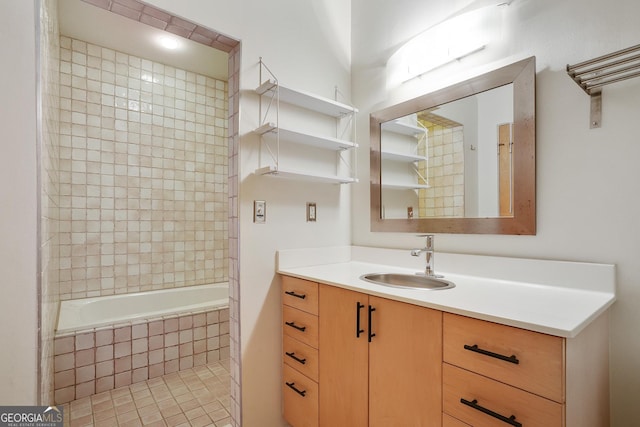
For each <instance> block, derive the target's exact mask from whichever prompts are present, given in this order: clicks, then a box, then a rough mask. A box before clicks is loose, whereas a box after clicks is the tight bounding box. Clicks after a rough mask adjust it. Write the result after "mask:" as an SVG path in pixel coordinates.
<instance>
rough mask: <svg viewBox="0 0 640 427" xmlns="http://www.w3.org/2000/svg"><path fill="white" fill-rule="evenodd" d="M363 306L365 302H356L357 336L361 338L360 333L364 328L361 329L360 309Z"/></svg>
mask: <svg viewBox="0 0 640 427" xmlns="http://www.w3.org/2000/svg"><path fill="white" fill-rule="evenodd" d="M363 308H364V304H360V301H358V302H356V338H360V334H361V333H363V332H364V329H360V310H361V309H363Z"/></svg>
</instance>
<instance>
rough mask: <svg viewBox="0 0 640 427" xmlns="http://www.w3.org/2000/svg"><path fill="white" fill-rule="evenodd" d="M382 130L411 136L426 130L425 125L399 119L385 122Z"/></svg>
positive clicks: (421, 133)
mask: <svg viewBox="0 0 640 427" xmlns="http://www.w3.org/2000/svg"><path fill="white" fill-rule="evenodd" d="M382 130H385V131H389V132H393V133H399V134H402V135H409V136H419V135H423V134H424V133H425V131H426V129H425V128H423V127H420V126H416V125H411V124H408V123H404V122H401V121H400V120H398V119H396V120H391V121H389V122H385V123H383V124H382Z"/></svg>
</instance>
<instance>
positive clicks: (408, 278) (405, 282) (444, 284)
mask: <svg viewBox="0 0 640 427" xmlns="http://www.w3.org/2000/svg"><path fill="white" fill-rule="evenodd" d="M360 278H361V279H362V280H365V281H367V282H371V283H375V284H377V285H384V286H393V287H397V288H411V289H427V290H434V291H435V290H443V289H451V288H453V287H455V286H456V285H455V284H454V283H453V282H450V281H448V280H443V279H441V278H439V277H431V276H426V275H423V274H401V273H369V274H363V275H362V276H360Z"/></svg>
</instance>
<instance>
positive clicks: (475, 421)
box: [443, 363, 564, 427]
mask: <svg viewBox="0 0 640 427" xmlns="http://www.w3.org/2000/svg"><path fill="white" fill-rule="evenodd" d="M443 374H444V375H443V387H444V390H443V391H444V400H443V407H444V408H443V410H444V412H445V413H447V414H449V415H451V416H453V417H455V418H457V419H459V420H461V421H463V422H465V423H467V424H469V425H472V426H500V427H502V426H508V425H514V426H518V425H522V426H526V427H562V426H563V425H564V405H562V404H560V403H557V402H553V401H551V400H548V399H545V398H543V397H540V396H536V395H534V394H531V393H528V392H526V391H523V390H520V389H518V388H515V387H511V386H509V385H507V384H503V383H500V382H498V381H495V380H492V379H489V378H486V377H483V376H482V375H478V374H474V373H473V372H469V371H466V370H464V369H460V368H458V367H455V366H451V365H449V364H447V363H445V364H444V366H443ZM499 417H503V419H500V418H499ZM510 417H515V418H513V421H514V422H515V423H519V424H515V423H514V422H511V423H509V422H508V421H507V420H508V419H509V418H510Z"/></svg>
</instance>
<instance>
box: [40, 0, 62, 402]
mask: <svg viewBox="0 0 640 427" xmlns="http://www.w3.org/2000/svg"><path fill="white" fill-rule="evenodd" d="M38 7H39V13H40V18H39V65H40V67H39V74H38V78H39V89H40V90H39V94H38V96H39V99H38V116H39V120H38V122H39V123H40V129H38V147H39V151H40V154H39V161H40V170H39V172H38V175H39V186H40V232H39V239H40V266H39V276H40V277H39V282H40V283H39V298H40V346H39V348H40V355H39V356H40V377H41V378H42V381H41V382H40V384H39V386H40V389H39V390H40V392H39V395H40V396H39V399H40V404H42V405H48V404H50V403H52V402H53V337H54V333H55V324H56V318H57V313H58V302H59V300H60V295H59V288H58V279H59V264H60V261H59V257H60V253H59V249H60V247H59V237H60V236H59V233H58V227H59V214H60V209H59V202H60V186H59V179H58V177H59V168H60V162H59V157H60V140H59V138H58V125H59V123H58V120H59V107H60V99H59V65H60V58H59V42H60V38H59V33H58V11H57V2H56V1H55V0H53V1H46V2H39V3H38Z"/></svg>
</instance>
